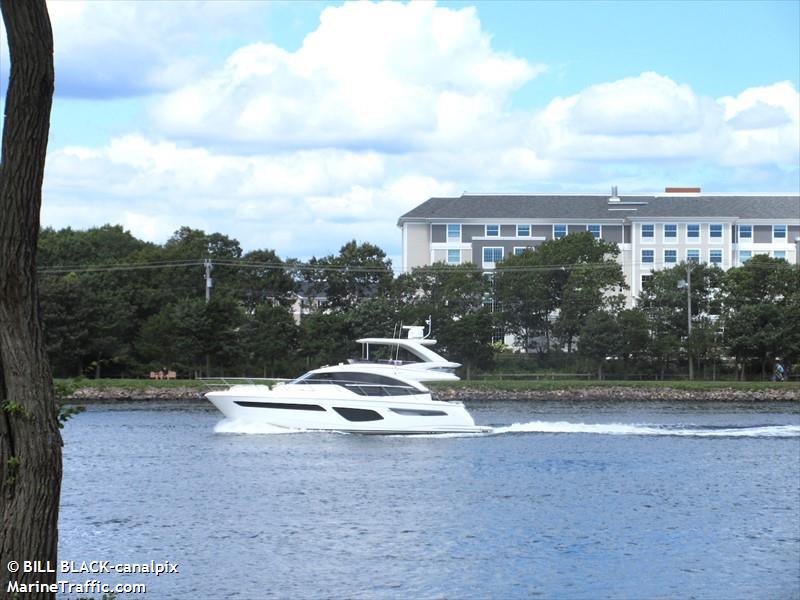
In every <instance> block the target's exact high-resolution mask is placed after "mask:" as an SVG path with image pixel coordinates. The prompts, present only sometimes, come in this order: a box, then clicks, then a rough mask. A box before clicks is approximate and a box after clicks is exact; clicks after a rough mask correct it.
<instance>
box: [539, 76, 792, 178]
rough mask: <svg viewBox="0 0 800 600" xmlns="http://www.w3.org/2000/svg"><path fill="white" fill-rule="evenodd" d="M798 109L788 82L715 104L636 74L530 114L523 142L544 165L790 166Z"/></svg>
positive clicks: (687, 89)
mask: <svg viewBox="0 0 800 600" xmlns="http://www.w3.org/2000/svg"><path fill="white" fill-rule="evenodd" d="M799 106H800V95H798V92H797V90H795V89H794V87H793V86H792V85H791V84H789V83H780V84H776V85H774V86H770V87H765V88H749V89H747V90H745V91H744V92H742V93H741V94H740V95H739V96H737V97H736V98H728V97H726V98H720V99H719V100H715V99H713V98H709V97H705V96H701V95H699V94H697V93H696V92H695V91H694V90H692V89H691V88H690V87H689V86H687V85H682V84H678V83H676V82H674V81H673V80H672V79H670V78H668V77H665V76H662V75H658V74H656V73H643V74H641V75H639V76H638V77H628V78H625V79H622V80H619V81H615V82H611V83H603V84H598V85H593V86H590V87H589V88H587V89H585V90H583V91H581V92H580V93H578V94H576V95H574V96H570V97H568V98H556V99H554V100H553V101H551V102H550V104H548V106H547V107H545V109H544V110H542V111H541V112H540V113H539V114H537V115H535V116H534V118H533V120H532V123H531V138H532V140H534V141H533V142H532V143H533V145H534V147H536V148H537V149H538V151H539V154H540V155H541V156H543V157H546V158H550V159H552V160H563V159H567V158H572V159H578V160H581V161H592V162H618V161H633V162H642V161H661V160H684V161H689V160H692V161H702V162H705V163H707V164H709V165H735V164H759V163H778V164H781V165H784V166H786V167H788V168H792V167H796V165H797V160H798V152H799V151H800V119H798V110H800V109H798V107H799Z"/></svg>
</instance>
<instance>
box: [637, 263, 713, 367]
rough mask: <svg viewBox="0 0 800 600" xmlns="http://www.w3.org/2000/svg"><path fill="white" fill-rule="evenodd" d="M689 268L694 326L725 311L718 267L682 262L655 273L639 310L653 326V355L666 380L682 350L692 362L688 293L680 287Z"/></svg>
mask: <svg viewBox="0 0 800 600" xmlns="http://www.w3.org/2000/svg"><path fill="white" fill-rule="evenodd" d="M687 268H691V300H692V321H693V323H694V322H695V321H697V319H698V318H707V317H709V316H710V315H719V314H720V313H721V311H722V305H721V294H720V289H721V285H722V280H723V277H724V273H723V271H722V270H721V269H720V268H719V267H717V266H716V265H711V266H709V265H707V264H702V263H701V264H691V265H687V263H681V264H679V265H676V266H674V267H672V268H671V269H662V270H659V271H654V272H653V273H652V275H651V277H650V280H649V281H648V282H647V284H646V285H645V286H644V289H643V290H642V292H641V293H640V294H639V303H638V307H639V308H640V309H641V310H642V311H643V312H644V313H645V314H646V315H647V318H648V321H649V323H650V332H651V336H652V344H651V347H650V350H651V355H652V357H653V359H654V360H655V362H656V364H657V365H658V367H659V370H660V372H661V375H662V377H663V376H664V374H665V371H666V370H667V369H668V368H669V365H670V364H671V363H673V362H674V361H675V360H677V359H678V357H679V356H680V353H681V350H683V352H684V355H685V356H686V358H687V360H689V352H688V351H689V350H690V346H689V343H688V333H689V332H688V329H689V325H688V316H687V310H688V302H687V291H686V289H685V288H682V287H680V286H679V285H678V284H679V282H681V281H685V280H686V278H687ZM709 322H713V321H709ZM681 340H683V344H681Z"/></svg>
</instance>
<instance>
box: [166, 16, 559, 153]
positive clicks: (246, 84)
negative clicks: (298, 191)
mask: <svg viewBox="0 0 800 600" xmlns="http://www.w3.org/2000/svg"><path fill="white" fill-rule="evenodd" d="M543 69H544V67H542V66H539V65H533V64H530V63H529V62H528V61H526V60H524V59H521V58H518V57H514V56H511V55H508V54H504V53H501V52H498V51H496V50H493V49H492V47H491V43H490V38H489V36H488V35H487V34H486V33H484V32H483V31H482V30H481V26H480V21H479V20H478V17H477V15H476V12H475V10H474V9H473V8H464V9H460V10H451V9H448V8H441V7H438V6H436V5H435V4H434V3H430V2H413V3H410V4H400V3H395V2H385V3H380V4H373V3H366V2H354V3H346V4H344V5H343V6H339V7H329V8H326V9H325V10H323V11H322V14H321V17H320V24H319V27H318V28H317V29H316V30H315V31H313V32H312V33H310V34H309V35H308V36H307V37H306V38H305V40H304V41H303V44H302V46H301V47H300V48H299V49H298V50H297V51H295V52H288V51H286V50H284V49H282V48H279V47H277V46H275V45H273V44H268V43H257V44H251V45H248V46H245V47H243V48H241V49H239V50H238V51H236V52H235V53H234V54H232V55H231V56H230V57H229V59H228V60H227V61H226V63H225V65H224V67H223V68H221V69H219V70H217V71H214V72H212V73H210V74H208V75H207V76H205V77H202V78H200V79H198V80H197V81H194V82H193V83H191V84H189V85H186V86H183V87H181V88H180V89H178V90H176V91H174V92H172V93H170V94H167V95H166V96H165V97H164V98H163V99H162V100H160V101H159V102H158V103H157V104H156V105H155V106H154V107H153V113H152V114H153V118H154V120H155V122H156V123H157V124H158V126H159V128H160V129H161V130H162V131H164V132H166V133H167V134H169V135H172V136H176V137H181V138H184V139H194V140H196V139H203V140H206V141H208V140H217V141H231V140H233V141H236V142H240V143H251V144H258V145H259V146H261V147H286V146H301V147H308V146H313V147H320V146H327V145H336V146H340V147H342V146H344V147H351V148H365V147H369V148H379V149H381V150H384V151H390V152H396V151H406V150H411V149H415V148H419V147H427V146H430V145H434V144H442V143H457V142H458V141H460V140H464V139H466V138H468V137H469V136H474V135H475V133H476V132H478V131H481V129H482V128H483V127H485V126H486V125H494V124H495V123H496V122H497V120H498V119H497V118H498V115H501V114H502V112H503V107H504V105H505V104H506V103H507V102H508V99H509V96H510V94H511V93H512V92H513V91H514V90H516V89H518V88H519V87H520V86H521V85H523V84H524V83H526V82H528V81H529V80H531V79H532V78H534V77H535V76H536V75H537V74H538V73H540V72H541V71H542V70H543Z"/></svg>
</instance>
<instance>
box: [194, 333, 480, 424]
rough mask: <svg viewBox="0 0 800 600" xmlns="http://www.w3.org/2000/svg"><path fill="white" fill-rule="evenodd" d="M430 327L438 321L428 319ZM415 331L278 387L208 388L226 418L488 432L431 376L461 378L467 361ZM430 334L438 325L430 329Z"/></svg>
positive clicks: (366, 343) (376, 341)
mask: <svg viewBox="0 0 800 600" xmlns="http://www.w3.org/2000/svg"><path fill="white" fill-rule="evenodd" d="M428 326H429V328H430V321H428ZM402 332H407V337H405V338H403V337H397V338H364V339H360V340H357V341H358V342H359V343H360V344H361V346H362V354H361V358H358V359H351V360H350V361H348V362H347V363H340V364H338V365H335V366H326V367H322V368H320V369H314V370H313V371H309V372H308V373H306V374H304V375H302V376H301V377H298V378H297V379H294V380H292V381H289V382H287V383H279V384H276V385H274V386H272V387H269V386H268V385H260V384H240V385H233V386H231V387H230V388H228V389H226V390H224V391H214V392H209V393H208V394H206V398H208V399H209V400H210V401H211V402H212V403H213V404H214V406H216V407H217V408H218V409H219V410H220V411H221V412H222V413H223V414H224V415H225V416H226V417H228V418H231V419H236V420H242V421H248V422H256V423H265V424H268V425H272V426H275V427H284V428H287V429H296V430H311V431H320V430H322V431H344V432H352V433H382V434H423V433H482V432H486V431H490V428H488V427H478V426H476V425H475V422H474V421H473V420H472V416H470V414H469V413H468V412H467V410H466V408H464V405H463V404H462V403H461V402H449V401H443V400H434V399H433V398H432V396H431V392H430V390H429V389H428V388H427V387H425V385H424V384H423V382H430V381H457V380H458V379H459V378H458V377H457V376H456V375H455V373H453V371H454V370H455V369H456V368H457V367H459V366H461V365H459V364H458V363H454V362H450V361H448V360H446V359H445V358H443V357H442V356H440V355H439V354H437V353H436V352H434V351H433V350H431V349H430V346H432V345H433V344H435V343H436V341H435V340H430V339H426V336H425V335H424V329H423V327H416V326H414V327H403V328H401V335H402ZM428 334H430V331H429V332H428Z"/></svg>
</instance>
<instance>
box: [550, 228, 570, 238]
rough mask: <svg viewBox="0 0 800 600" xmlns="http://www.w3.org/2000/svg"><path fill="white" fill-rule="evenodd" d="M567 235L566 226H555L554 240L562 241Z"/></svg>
mask: <svg viewBox="0 0 800 600" xmlns="http://www.w3.org/2000/svg"><path fill="white" fill-rule="evenodd" d="M565 235H567V226H566V225H553V238H555V239H557V240H560V239H561V238H562V237H564V236H565Z"/></svg>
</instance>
